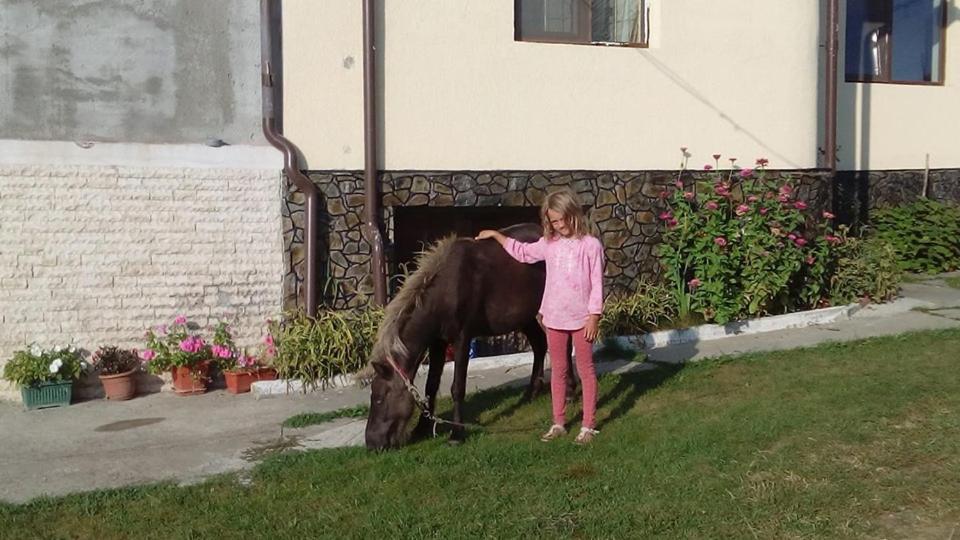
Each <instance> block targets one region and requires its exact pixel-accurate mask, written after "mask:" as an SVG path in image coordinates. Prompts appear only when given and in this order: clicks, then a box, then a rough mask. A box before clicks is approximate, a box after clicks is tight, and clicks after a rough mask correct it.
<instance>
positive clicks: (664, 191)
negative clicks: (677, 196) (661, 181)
mask: <svg viewBox="0 0 960 540" xmlns="http://www.w3.org/2000/svg"><path fill="white" fill-rule="evenodd" d="M669 196H670V192H669V191H667V190H663V191H661V192H660V195H659V197H660V198H661V199H666V198H667V197H669Z"/></svg>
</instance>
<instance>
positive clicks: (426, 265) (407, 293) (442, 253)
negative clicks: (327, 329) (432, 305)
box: [360, 235, 457, 380]
mask: <svg viewBox="0 0 960 540" xmlns="http://www.w3.org/2000/svg"><path fill="white" fill-rule="evenodd" d="M456 240H457V237H456V236H455V235H450V236H447V237H445V238H442V239H440V240H437V241H436V242H434V243H433V244H431V245H430V246H427V247H426V248H425V249H424V250H423V251H422V252H420V254H419V255H418V256H417V259H416V263H417V269H416V270H415V271H414V272H413V273H412V274H410V275H409V276H407V279H405V280H404V282H403V286H402V287H400V291H399V292H397V295H396V296H395V297H394V298H393V300H392V301H391V302H390V303H389V304H388V305H387V308H386V310H385V311H384V314H383V321H382V322H381V323H380V329H379V330H378V331H377V339H376V341H375V342H374V345H373V351H372V355H371V362H379V361H381V360H383V359H384V358H386V356H387V354H390V355H392V356H399V357H406V355H407V354H408V352H407V347H406V346H405V345H404V344H403V342H402V341H401V340H400V329H402V328H403V325H404V323H405V322H406V321H407V319H408V318H409V317H410V313H411V312H412V311H413V309H414V308H417V307H420V305H421V303H422V301H423V293H424V291H426V289H427V287H428V286H429V285H430V282H431V281H433V278H434V277H436V275H437V272H439V271H440V268H441V266H442V265H443V263H444V261H446V260H447V255H448V254H449V252H450V249H451V248H452V247H453V244H454V242H456ZM372 377H373V373H372V368H371V366H370V365H369V364H368V365H367V367H366V368H364V369H363V371H361V373H360V379H361V380H369V379H371V378H372Z"/></svg>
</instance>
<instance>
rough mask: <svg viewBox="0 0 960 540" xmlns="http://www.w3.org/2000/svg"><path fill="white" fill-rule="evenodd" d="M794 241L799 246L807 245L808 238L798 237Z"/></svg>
mask: <svg viewBox="0 0 960 540" xmlns="http://www.w3.org/2000/svg"><path fill="white" fill-rule="evenodd" d="M793 243H794V244H796V245H797V246H799V247H803V246H805V245H807V240H806V238H799V237H798V238H797V239H795V240H794V241H793Z"/></svg>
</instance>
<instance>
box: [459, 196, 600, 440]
mask: <svg viewBox="0 0 960 540" xmlns="http://www.w3.org/2000/svg"><path fill="white" fill-rule="evenodd" d="M582 208H583V206H582V205H581V204H580V201H579V200H578V199H577V196H576V194H575V193H573V191H571V190H569V189H562V190H559V191H554V192H551V193H549V194H548V195H547V197H546V199H545V200H544V201H543V206H542V207H541V208H540V217H541V219H542V221H543V238H541V239H540V240H538V241H537V242H534V243H529V244H528V243H523V242H518V241H516V240H514V239H512V238H507V237H506V236H504V235H502V234H500V233H499V232H497V231H490V230H486V231H481V232H480V234H479V235H477V240H483V239H485V238H493V239H495V240H496V241H497V242H499V243H500V245H501V246H503V248H504V249H505V250H506V251H507V253H509V254H510V256H512V257H513V258H514V259H516V260H518V261H520V262H523V263H535V262H539V261H546V265H547V282H546V287H545V288H544V291H543V301H542V302H541V304H540V315H541V316H542V317H543V325H544V326H545V327H546V330H547V348H548V350H549V352H550V368H551V377H550V393H551V394H552V398H553V425H552V426H551V427H550V429H549V430H548V431H547V432H546V433H544V434H543V436H541V437H540V440H542V441H544V442H546V441H551V440H553V439H556V438H558V437H561V436H563V435H566V433H567V429H566V428H565V427H564V424H565V423H566V416H565V408H566V407H565V406H566V395H565V394H566V390H567V384H566V380H567V376H568V375H567V362H566V355H567V339H568V337H572V338H573V349H574V351H575V353H576V359H577V373H579V374H580V381H581V383H582V385H583V426H582V427H581V428H580V434H579V435H577V438H576V439H575V440H574V442H575V443H577V444H587V443H589V442H590V441H591V440H593V438H594V436H595V435H596V434H597V433H599V432H598V431H597V430H596V429H594V427H595V425H596V424H595V423H594V422H595V418H594V416H595V413H596V409H597V375H596V372H595V371H594V368H593V348H592V345H591V344H592V343H593V340H594V339H596V337H597V326H598V324H599V322H600V313H601V311H602V309H603V246H602V245H601V244H600V241H599V240H597V238H596V237H594V236H591V235H590V232H589V224H588V222H587V218H586V216H584V215H583V210H582ZM571 376H572V375H571Z"/></svg>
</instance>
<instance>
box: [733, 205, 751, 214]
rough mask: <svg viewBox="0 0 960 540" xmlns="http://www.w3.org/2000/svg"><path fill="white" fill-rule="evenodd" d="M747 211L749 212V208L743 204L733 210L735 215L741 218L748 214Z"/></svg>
mask: <svg viewBox="0 0 960 540" xmlns="http://www.w3.org/2000/svg"><path fill="white" fill-rule="evenodd" d="M749 211H750V207H749V206H747V205H745V204H741V205H740V206H738V207H737V209H736V210H735V212H736V214H737V215H738V216H742V215H744V214H746V213H747V212H749Z"/></svg>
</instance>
